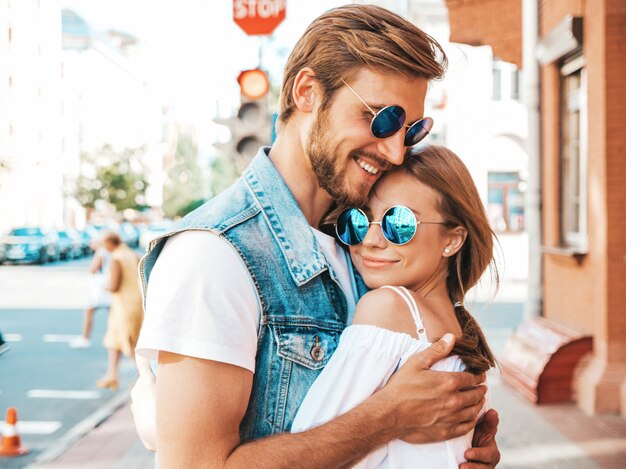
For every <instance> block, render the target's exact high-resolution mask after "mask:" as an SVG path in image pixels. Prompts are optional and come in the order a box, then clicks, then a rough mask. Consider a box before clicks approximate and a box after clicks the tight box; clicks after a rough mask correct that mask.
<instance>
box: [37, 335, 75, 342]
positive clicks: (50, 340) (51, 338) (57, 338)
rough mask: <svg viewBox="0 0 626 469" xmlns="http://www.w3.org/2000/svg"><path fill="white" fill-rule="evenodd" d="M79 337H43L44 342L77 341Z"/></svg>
mask: <svg viewBox="0 0 626 469" xmlns="http://www.w3.org/2000/svg"><path fill="white" fill-rule="evenodd" d="M79 337H81V336H79V335H63V334H46V335H44V336H43V341H44V342H69V341H70V340H72V339H77V338H79Z"/></svg>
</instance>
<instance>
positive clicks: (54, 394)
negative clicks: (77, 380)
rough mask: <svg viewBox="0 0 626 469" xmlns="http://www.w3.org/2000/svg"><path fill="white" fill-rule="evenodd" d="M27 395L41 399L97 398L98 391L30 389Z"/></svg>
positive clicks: (98, 395)
mask: <svg viewBox="0 0 626 469" xmlns="http://www.w3.org/2000/svg"><path fill="white" fill-rule="evenodd" d="M26 396H27V397H32V398H42V399H98V398H99V397H100V393H99V392H98V391H68V390H60V389H31V390H30V391H28V392H27V393H26Z"/></svg>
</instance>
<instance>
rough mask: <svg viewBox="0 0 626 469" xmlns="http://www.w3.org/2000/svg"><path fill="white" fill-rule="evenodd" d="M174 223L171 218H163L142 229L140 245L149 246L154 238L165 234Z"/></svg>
mask: <svg viewBox="0 0 626 469" xmlns="http://www.w3.org/2000/svg"><path fill="white" fill-rule="evenodd" d="M173 225H174V224H173V223H172V222H171V221H170V220H163V221H159V222H154V223H150V224H148V225H147V226H146V227H145V228H144V229H143V231H142V233H141V237H140V238H139V246H140V247H142V248H143V249H145V248H147V247H148V244H150V241H152V240H153V239H154V238H156V237H158V236H160V235H162V234H165V233H166V232H167V231H168V230H169V229H170V228H172V226H173Z"/></svg>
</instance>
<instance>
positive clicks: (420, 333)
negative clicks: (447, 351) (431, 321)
mask: <svg viewBox="0 0 626 469" xmlns="http://www.w3.org/2000/svg"><path fill="white" fill-rule="evenodd" d="M381 288H390V289H391V290H393V291H395V292H396V293H397V294H398V295H400V296H401V297H402V299H403V300H404V302H405V303H406V304H407V306H408V307H409V311H411V316H413V320H414V321H415V330H416V332H417V337H418V338H419V339H420V340H422V339H423V340H428V339H427V337H426V329H424V324H423V323H422V317H421V315H420V312H419V309H418V307H417V303H416V302H415V298H413V295H411V294H410V293H409V291H408V290H407V289H406V288H405V287H394V286H392V285H384V286H383V287H381Z"/></svg>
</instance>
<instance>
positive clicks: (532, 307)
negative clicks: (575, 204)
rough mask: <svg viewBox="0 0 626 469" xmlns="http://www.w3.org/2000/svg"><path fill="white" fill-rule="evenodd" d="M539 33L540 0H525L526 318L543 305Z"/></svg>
mask: <svg viewBox="0 0 626 469" xmlns="http://www.w3.org/2000/svg"><path fill="white" fill-rule="evenodd" d="M538 37H539V7H538V0H522V83H523V93H524V103H525V105H526V110H527V112H528V138H527V139H526V153H527V154H528V181H527V190H526V197H525V209H524V212H525V218H526V220H525V225H526V231H527V232H528V297H527V298H526V303H525V305H524V319H525V320H530V319H533V318H536V317H538V316H541V314H542V309H543V281H542V252H541V247H542V230H541V139H540V135H541V134H540V129H541V124H540V122H541V121H540V114H539V106H540V103H539V63H538V61H537V58H536V57H535V50H536V48H537V42H538Z"/></svg>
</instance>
